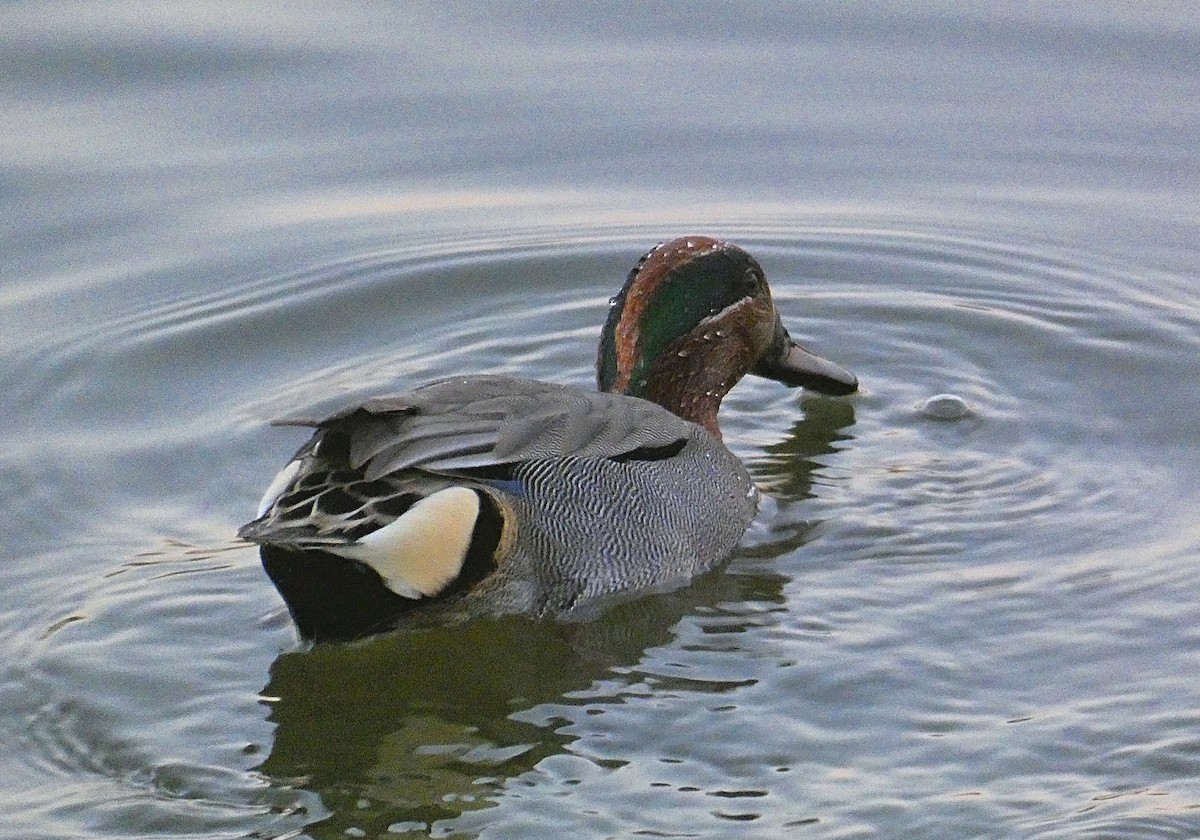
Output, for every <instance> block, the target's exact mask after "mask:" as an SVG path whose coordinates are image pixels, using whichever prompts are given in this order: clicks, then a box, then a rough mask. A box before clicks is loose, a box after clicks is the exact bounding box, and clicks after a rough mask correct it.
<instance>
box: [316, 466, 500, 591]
mask: <svg viewBox="0 0 1200 840" xmlns="http://www.w3.org/2000/svg"><path fill="white" fill-rule="evenodd" d="M478 518H479V496H477V495H476V494H475V491H474V490H469V489H467V488H466V487H447V488H446V489H445V490H439V491H438V492H436V493H431V494H430V495H428V496H426V497H425V498H424V499H421V501H419V502H417V503H416V504H414V505H413V506H412V507H410V508H409V509H408V510H406V511H405V512H404V515H403V516H401V517H400V518H399V519H397V520H396V521H395V522H392V523H391V524H389V525H385V526H384V527H382V528H380V529H379V530H378V531H372V532H371V533H369V534H367V535H366V536H365V537H363V538H362V539H360V540H359V541H358V542H355V543H353V544H351V545H347V546H339V547H336V548H333V547H331V548H329V549H327V550H328V551H331V552H333V553H334V554H340V555H342V556H343V557H350V558H352V559H354V560H361V561H362V562H363V563H366V564H367V565H368V566H370V567H371V568H372V569H374V570H375V571H377V572H378V573H379V576H380V577H382V578H383V582H384V583H385V584H386V585H387V588H388V589H390V590H392V591H393V592H395V593H396V594H397V595H402V596H404V597H405V598H423V597H428V596H431V595H436V594H437V593H439V592H441V591H442V590H443V589H445V588H446V586H447V585H448V584H449V583H450V582H451V581H452V580H454V579H455V578H456V577H458V573H459V572H460V571H462V566H463V561H465V560H466V557H467V549H468V548H469V547H470V545H471V533H472V532H473V531H474V530H475V520H476V519H478Z"/></svg>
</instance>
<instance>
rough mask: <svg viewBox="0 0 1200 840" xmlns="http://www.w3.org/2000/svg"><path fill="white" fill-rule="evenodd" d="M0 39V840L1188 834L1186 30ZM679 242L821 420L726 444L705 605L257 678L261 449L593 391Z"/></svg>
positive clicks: (1083, 15)
mask: <svg viewBox="0 0 1200 840" xmlns="http://www.w3.org/2000/svg"><path fill="white" fill-rule="evenodd" d="M0 23H2V24H3V25H2V26H0V76H2V81H3V84H0V102H2V103H3V114H4V120H5V131H4V132H3V134H2V135H0V137H2V139H0V156H2V157H0V161H2V162H3V165H2V166H0V196H2V197H3V198H2V200H0V214H2V215H3V225H2V226H0V237H2V251H0V253H2V254H3V257H2V259H0V350H2V356H0V389H2V393H3V394H4V398H3V400H0V420H2V421H3V426H4V429H5V435H4V445H3V446H2V447H0V487H3V489H4V491H5V492H4V496H3V503H2V507H0V511H2V514H3V516H2V521H3V529H2V531H0V533H2V534H3V538H2V540H0V550H2V551H3V559H4V577H3V582H4V586H3V587H2V593H0V766H2V767H3V768H4V770H3V772H0V814H3V817H4V818H3V820H0V835H3V836H11V837H13V838H18V837H19V838H74V837H111V838H128V837H173V838H193V837H194V838H205V840H211V839H212V838H219V837H257V838H267V837H292V836H308V837H314V838H342V837H402V836H434V837H447V836H479V837H488V838H500V837H556V838H557V837H561V836H563V833H564V832H565V831H567V832H571V833H572V834H574V835H578V836H580V837H634V836H637V837H646V836H648V837H705V838H709V837H785V836H786V837H820V838H859V837H905V838H911V837H930V838H934V837H936V838H944V837H1039V838H1059V837H1062V838H1066V837H1071V838H1075V837H1092V838H1108V837H1114V838H1115V837H1145V838H1150V837H1156V838H1168V837H1169V838H1190V837H1195V836H1198V835H1200V781H1198V780H1200V679H1198V678H1200V630H1198V629H1197V628H1200V600H1198V599H1197V597H1196V593H1197V591H1198V586H1197V584H1198V583H1200V521H1198V518H1197V515H1196V513H1195V511H1196V510H1197V501H1198V500H1200V447H1198V446H1197V442H1198V440H1200V425H1198V421H1197V414H1198V408H1200V400H1198V398H1197V396H1196V388H1195V383H1196V382H1197V381H1200V306H1198V305H1197V295H1196V288H1197V287H1196V276H1197V273H1198V270H1200V248H1198V247H1197V244H1196V243H1197V242H1200V236H1198V234H1200V203H1198V201H1197V195H1200V168H1198V167H1197V164H1196V140H1195V138H1196V137H1197V136H1200V17H1197V16H1196V14H1195V9H1194V8H1193V7H1192V6H1191V5H1190V4H1187V3H1178V4H1171V3H1165V4H1118V3H1111V4H1109V3H1069V4H1066V5H1061V4H1060V5H1059V6H1057V7H1054V8H1053V9H1050V8H1048V7H1047V8H1042V7H1038V6H1035V5H1032V4H1030V5H1026V4H1022V3H995V4H989V5H988V6H987V7H986V8H983V7H981V8H979V9H977V10H964V9H960V8H959V7H958V5H957V4H948V3H947V4H939V3H911V2H910V3H903V4H899V3H898V4H894V5H889V4H875V5H872V6H870V7H861V8H860V7H855V8H850V7H843V6H841V5H834V4H829V5H824V6H816V7H804V6H798V5H792V4H758V3H748V4H741V5H739V4H711V5H707V4H695V5H690V6H687V7H678V6H675V5H667V4H663V5H655V4H639V7H638V9H637V10H636V11H634V10H631V9H629V8H626V7H625V6H624V5H612V6H599V7H598V6H586V7H585V6H576V5H561V6H558V5H554V4H550V5H547V4H537V5H534V4H527V5H519V6H512V7H509V8H508V9H506V10H505V11H503V12H501V11H500V10H499V9H497V8H496V7H493V6H490V5H482V4H481V5H470V4H454V5H451V6H449V7H443V6H435V5H428V6H421V5H412V4H403V5H401V4H397V5H387V4H380V3H376V4H355V5H345V6H340V5H331V6H317V5H299V6H297V5H285V4H275V3H261V4H215V5H214V4H204V5H196V4H189V3H176V4H170V3H150V4H141V5H131V4H106V3H92V4H80V5H74V6H68V5H60V4H39V3H31V2H17V3H11V4H8V5H6V6H5V7H4V10H3V11H2V12H0ZM688 232H692V233H707V234H715V235H719V236H726V237H729V238H731V239H733V240H735V241H737V242H738V243H739V244H742V245H743V246H745V247H747V248H748V249H749V250H751V251H752V252H753V253H754V254H756V255H757V256H758V257H759V258H760V260H761V261H762V262H763V264H764V266H765V267H766V270H767V272H768V275H769V276H770V278H771V279H772V282H773V285H774V288H775V290H776V296H777V300H778V301H779V304H780V308H781V309H782V311H783V313H784V316H785V320H786V321H787V322H788V324H789V326H790V327H791V328H792V331H793V334H795V335H797V336H800V337H803V338H804V339H805V340H808V341H809V342H810V343H811V344H812V345H813V346H814V347H816V348H818V349H819V350H820V351H821V352H823V353H825V354H826V355H828V356H830V357H832V358H835V359H837V360H839V361H841V362H843V363H845V364H846V365H847V366H849V367H850V368H851V369H852V370H854V371H855V372H856V373H858V374H859V376H860V378H861V380H862V382H863V390H862V393H860V394H859V395H857V396H855V397H852V398H848V399H829V398H823V397H818V396H811V395H805V394H802V393H798V392H794V391H786V390H783V389H780V388H778V387H777V386H775V385H774V384H772V383H769V382H759V381H749V380H748V381H746V382H745V383H743V385H741V386H739V388H738V389H737V390H735V391H734V393H733V394H732V395H731V397H730V398H729V399H728V400H727V402H726V409H725V412H724V415H723V421H722V422H723V427H724V428H725V430H726V438H727V440H728V442H729V443H730V445H731V446H732V447H733V448H734V449H735V451H737V453H738V454H739V455H740V456H741V457H743V459H744V460H745V461H746V462H747V464H748V465H749V467H750V469H751V471H752V473H753V474H754V475H755V477H756V479H757V480H758V481H759V483H760V484H761V486H762V487H763V489H764V492H765V497H764V502H763V506H762V510H761V513H760V516H759V518H758V520H757V521H756V523H755V524H754V526H753V527H752V529H751V531H750V532H749V533H748V534H747V537H746V539H745V541H744V544H743V546H742V547H741V548H740V549H739V550H738V552H737V553H736V554H735V556H734V557H733V558H732V559H731V561H730V563H729V564H728V565H727V566H725V567H723V568H722V569H720V570H718V571H716V572H714V573H712V574H710V575H708V576H705V577H704V578H702V579H700V580H698V581H696V582H695V583H694V584H693V585H692V586H690V587H688V588H685V589H683V590H680V591H677V592H674V593H670V594H666V595H662V596H656V597H652V598H646V599H642V600H639V601H635V602H632V603H629V604H624V605H621V606H620V607H618V608H616V609H614V610H613V611H612V612H610V613H607V614H605V615H603V616H601V617H600V618H598V619H596V620H595V621H592V622H589V623H586V624H576V625H565V626H564V625H556V624H537V623H531V622H526V621H520V620H512V621H505V622H495V623H483V624H479V625H472V626H469V627H466V628H458V629H455V630H453V631H437V632H434V631H431V632H424V633H419V634H409V635H403V636H397V637H393V638H388V639H382V640H377V641H374V642H371V643H367V644H361V645H356V646H344V647H330V648H324V649H318V650H304V649H302V648H301V647H300V646H299V645H298V644H297V642H296V639H295V635H294V633H293V630H292V628H291V627H290V624H289V622H288V620H287V617H286V615H285V614H284V612H283V611H282V606H281V603H280V601H279V600H278V597H277V595H276V594H275V592H274V590H273V589H272V588H271V586H270V584H269V582H268V581H267V579H266V577H265V576H264V575H263V573H262V572H261V569H260V568H259V566H258V563H257V559H256V556H255V553H254V551H253V549H251V548H250V547H248V546H245V545H242V544H239V543H238V542H237V541H236V540H235V539H234V538H233V532H234V530H235V528H236V526H237V525H238V524H239V523H240V522H242V521H244V520H245V519H247V518H248V517H249V516H250V514H251V513H252V511H253V508H254V505H255V503H256V501H257V499H258V497H259V495H260V494H261V491H262V489H263V487H264V486H265V483H266V482H267V481H268V480H269V479H270V477H271V475H273V473H274V471H275V470H276V469H277V468H278V467H279V466H280V465H281V464H282V462H283V460H284V459H285V458H286V456H287V455H288V454H290V452H291V451H292V449H294V447H295V446H296V445H297V444H298V443H299V438H300V436H299V434H298V433H296V432H294V431H287V430H280V429H270V428H267V427H266V426H265V422H266V421H267V420H268V419H269V418H271V417H273V416H277V415H279V414H285V413H288V412H289V411H292V410H294V409H296V408H298V407H302V406H305V405H308V404H311V403H312V402H314V401H319V400H324V399H328V398H331V397H336V396H338V395H352V394H360V393H376V392H380V391H386V390H389V389H397V388H402V387H407V386H410V385H413V384H416V383H417V382H420V381H422V380H424V379H428V378H432V377H435V376H439V375H444V374H450V373H460V372H470V371H509V372H519V373H522V374H525V375H531V376H536V377H541V378H546V379H552V380H555V381H561V382H572V383H577V384H581V385H586V384H588V383H590V381H591V365H592V360H593V358H594V344H595V341H596V336H597V334H598V328H599V324H600V323H601V321H602V319H603V317H604V313H605V308H606V302H607V299H608V297H609V295H611V294H612V293H613V292H614V291H615V290H616V288H617V286H618V284H619V282H620V280H621V279H622V277H623V276H624V273H625V272H626V271H627V270H628V268H629V266H630V265H631V264H632V262H633V261H634V260H635V259H636V258H637V256H638V255H639V254H640V253H642V252H643V251H644V250H646V249H647V248H648V247H649V246H651V245H653V244H654V243H655V242H657V241H660V240H662V239H665V238H670V237H673V236H675V235H678V234H681V233H688ZM943 393H949V394H953V395H955V396H957V397H958V398H960V399H961V400H962V401H963V402H964V404H965V406H966V409H967V412H966V414H965V415H964V416H961V417H958V418H956V419H936V418H934V417H931V416H930V415H929V414H928V413H927V412H925V411H923V410H922V406H923V405H924V404H925V402H926V400H928V399H929V398H930V397H932V396H934V395H937V394H943Z"/></svg>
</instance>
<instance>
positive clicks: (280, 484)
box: [254, 461, 300, 519]
mask: <svg viewBox="0 0 1200 840" xmlns="http://www.w3.org/2000/svg"><path fill="white" fill-rule="evenodd" d="M298 472H300V462H299V461H289V462H288V463H287V465H286V466H284V468H283V469H281V470H280V471H279V473H278V474H277V475H276V476H275V477H274V478H273V479H271V483H270V484H269V485H268V486H267V492H265V493H263V497H262V501H260V502H259V503H258V513H256V514H254V518H255V519H258V518H259V517H260V516H262V515H263V514H264V513H266V512H267V511H269V510H270V509H271V505H273V504H275V503H276V502H277V501H279V497H280V496H282V495H283V491H284V490H286V489H287V488H288V485H290V484H291V483H292V480H293V479H295V477H296V473H298Z"/></svg>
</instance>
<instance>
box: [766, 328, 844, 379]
mask: <svg viewBox="0 0 1200 840" xmlns="http://www.w3.org/2000/svg"><path fill="white" fill-rule="evenodd" d="M751 373H754V374H755V375H757V376H765V377H766V378H768V379H774V380H776V381H777V382H782V383H783V384H784V385H789V386H791V387H793V388H795V387H802V388H808V389H809V390H812V391H819V392H820V393H822V394H829V395H831V396H839V397H840V396H843V395H845V394H853V393H854V392H855V391H857V390H858V377H856V376H855V375H854V374H853V373H851V372H850V371H848V370H846V369H845V368H844V367H842V366H841V365H839V364H835V363H834V362H831V361H829V360H828V359H824V358H822V357H820V356H818V355H817V354H816V353H813V352H812V351H810V350H806V349H804V348H803V347H801V346H800V345H799V344H797V343H796V342H795V341H793V340H792V338H791V336H789V335H788V334H787V330H785V329H783V327H782V325H780V327H779V329H778V331H777V333H776V336H775V341H774V342H772V344H771V347H770V349H768V350H767V352H766V353H764V354H763V356H762V358H760V359H759V360H758V364H757V365H755V366H754V369H753V370H752V371H751Z"/></svg>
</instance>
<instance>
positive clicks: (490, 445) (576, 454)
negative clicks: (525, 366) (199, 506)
mask: <svg viewBox="0 0 1200 840" xmlns="http://www.w3.org/2000/svg"><path fill="white" fill-rule="evenodd" d="M279 422H281V423H282V424H286V425H305V426H313V427H315V428H316V429H317V430H318V431H317V436H318V437H319V438H320V440H318V441H317V443H316V453H315V454H317V455H321V454H322V452H323V450H326V451H328V450H329V448H330V447H332V448H333V449H334V450H336V451H337V452H338V453H339V454H341V455H342V456H344V457H345V459H346V466H348V467H349V468H350V469H352V470H354V471H361V472H362V474H363V477H364V478H365V479H366V480H368V481H370V480H375V479H378V478H381V477H383V476H387V475H391V474H394V473H398V472H401V471H406V470H420V471H423V472H429V473H439V474H443V475H456V474H469V473H471V472H473V471H478V470H486V469H488V468H494V467H499V466H504V465H513V464H517V463H520V462H523V461H530V460H543V459H554V458H567V457H573V458H585V459H586V458H595V459H599V458H605V459H627V458H636V457H639V455H647V457H652V454H653V453H655V452H659V451H662V450H670V449H672V448H674V447H678V446H682V444H683V442H684V441H686V439H687V438H688V436H689V434H690V433H694V427H693V425H692V424H690V423H688V422H686V421H684V420H681V419H680V418H678V417H676V416H675V415H673V414H671V413H670V412H669V411H667V410H666V409H663V408H661V407H659V406H657V405H655V404H653V403H650V402H647V401H645V400H640V399H637V398H634V397H626V396H621V395H615V394H606V393H600V392H592V391H584V390H581V389H578V388H573V387H570V386H565V385H556V384H553V383H548V382H538V381H535V380H530V379H521V378H518V377H512V376H470V377H458V378H453V379H443V380H440V381H437V382H433V383H430V384H428V385H425V386H423V387H421V388H417V389H416V390H413V391H410V392H408V393H406V394H401V395H398V396H392V397H382V398H378V399H373V400H369V401H367V402H365V403H363V404H361V405H358V406H354V407H351V408H348V409H345V410H342V411H339V412H336V413H334V414H331V415H329V416H326V417H320V418H297V419H289V420H284V421H279ZM330 454H332V453H330Z"/></svg>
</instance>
